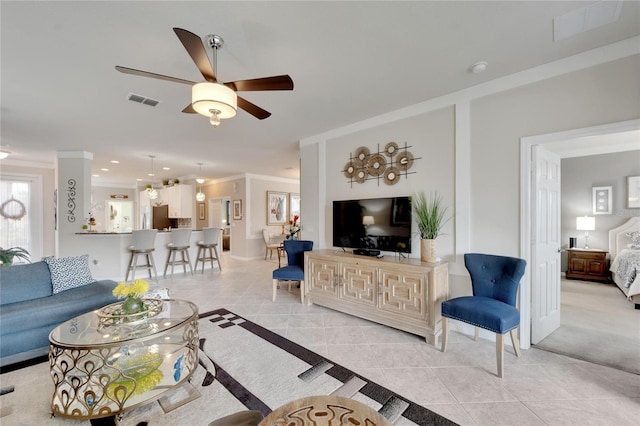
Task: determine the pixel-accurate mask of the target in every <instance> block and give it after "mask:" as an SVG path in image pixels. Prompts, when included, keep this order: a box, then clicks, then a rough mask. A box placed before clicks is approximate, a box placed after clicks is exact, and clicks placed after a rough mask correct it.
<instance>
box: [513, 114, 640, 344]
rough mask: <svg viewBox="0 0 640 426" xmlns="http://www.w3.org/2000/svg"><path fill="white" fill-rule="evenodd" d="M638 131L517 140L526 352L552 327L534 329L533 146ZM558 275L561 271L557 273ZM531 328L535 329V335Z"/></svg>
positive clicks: (597, 130) (636, 125) (605, 128)
mask: <svg viewBox="0 0 640 426" xmlns="http://www.w3.org/2000/svg"><path fill="white" fill-rule="evenodd" d="M638 129H640V120H629V121H623V122H618V123H611V124H606V125H602V126H595V127H588V128H582V129H574V130H569V131H563V132H557V133H550V134H545V135H537V136H531V137H525V138H522V139H521V140H520V173H521V179H520V194H521V197H520V253H521V257H523V258H524V259H525V260H526V261H527V263H528V264H529V265H530V267H529V268H528V271H527V272H526V274H525V276H524V277H523V280H522V288H521V292H520V310H521V325H520V341H521V346H522V347H523V348H525V349H527V348H529V347H530V345H531V343H532V341H533V339H532V335H533V334H536V340H541V339H542V338H544V336H545V334H547V335H548V334H550V333H551V332H553V329H552V328H547V329H545V330H544V331H540V330H539V329H537V327H540V324H539V322H536V321H534V317H535V315H536V309H539V305H537V304H539V303H541V301H540V300H539V297H540V296H539V295H540V293H539V291H538V290H539V289H540V287H541V286H542V285H543V282H541V281H540V279H539V276H538V277H536V276H534V274H532V273H531V270H532V269H534V268H536V267H537V264H535V263H534V262H535V251H536V250H538V249H539V247H538V239H537V238H536V237H537V235H538V231H539V229H538V227H537V226H536V220H535V212H534V207H535V206H536V205H538V203H537V202H536V196H537V194H536V191H535V180H536V179H535V173H534V171H535V170H538V164H537V163H536V161H535V158H534V156H533V155H532V152H533V150H534V146H541V147H545V146H546V147H548V146H550V144H559V143H562V142H566V141H576V140H577V143H578V144H579V143H580V141H579V140H578V139H579V138H586V137H590V136H603V135H607V134H612V133H621V132H628V131H633V130H638ZM558 172H560V171H558ZM558 232H559V231H558ZM557 249H558V250H559V249H560V246H558V247H557ZM554 273H555V272H554ZM557 274H558V275H559V274H560V270H558V272H557ZM557 282H558V283H559V282H560V277H559V276H558V277H557ZM558 285H559V284H558ZM558 306H560V300H558ZM539 313H540V312H538V314H539ZM558 325H559V324H558ZM533 328H536V330H535V333H534V330H533Z"/></svg>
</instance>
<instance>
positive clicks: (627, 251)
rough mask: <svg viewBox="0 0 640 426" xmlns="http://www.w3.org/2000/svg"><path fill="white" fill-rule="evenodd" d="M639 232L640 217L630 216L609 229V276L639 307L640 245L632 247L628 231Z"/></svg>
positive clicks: (638, 307) (637, 307)
mask: <svg viewBox="0 0 640 426" xmlns="http://www.w3.org/2000/svg"><path fill="white" fill-rule="evenodd" d="M632 232H640V217H632V218H630V219H629V220H628V221H627V222H625V223H624V224H622V225H620V226H618V227H617V228H613V229H612V230H610V231H609V255H610V256H611V267H610V268H609V270H610V271H611V278H612V279H613V281H614V282H615V283H616V285H617V286H618V287H620V290H622V292H623V293H624V294H625V296H627V299H629V300H630V301H631V302H633V303H634V304H635V308H636V309H640V247H637V248H634V247H632V240H631V237H629V236H628V234H629V233H632Z"/></svg>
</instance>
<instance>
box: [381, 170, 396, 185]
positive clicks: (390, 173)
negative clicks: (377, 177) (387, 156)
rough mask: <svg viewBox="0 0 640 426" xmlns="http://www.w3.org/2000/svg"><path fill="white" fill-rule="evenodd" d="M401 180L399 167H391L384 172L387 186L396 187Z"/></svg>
mask: <svg viewBox="0 0 640 426" xmlns="http://www.w3.org/2000/svg"><path fill="white" fill-rule="evenodd" d="M398 180H400V170H398V168H397V167H389V168H388V169H387V170H385V172H384V183H386V184H387V185H395V184H396V183H398Z"/></svg>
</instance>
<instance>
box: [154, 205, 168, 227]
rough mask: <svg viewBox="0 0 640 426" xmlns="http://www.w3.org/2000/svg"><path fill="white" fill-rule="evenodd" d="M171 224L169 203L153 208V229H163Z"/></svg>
mask: <svg viewBox="0 0 640 426" xmlns="http://www.w3.org/2000/svg"><path fill="white" fill-rule="evenodd" d="M170 226H171V222H170V221H169V205H168V204H165V205H164V206H159V207H154V208H153V229H158V230H160V231H162V230H163V229H167V228H169V227H170Z"/></svg>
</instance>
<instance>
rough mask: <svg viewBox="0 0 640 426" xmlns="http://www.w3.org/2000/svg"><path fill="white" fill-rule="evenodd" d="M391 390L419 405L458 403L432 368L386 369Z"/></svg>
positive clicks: (385, 372)
mask: <svg viewBox="0 0 640 426" xmlns="http://www.w3.org/2000/svg"><path fill="white" fill-rule="evenodd" d="M382 371H383V372H384V375H385V377H386V381H387V383H388V387H389V389H391V390H393V391H394V392H397V393H399V394H400V395H402V396H405V397H407V398H409V399H410V400H412V401H413V402H416V403H418V404H421V405H424V404H430V403H456V402H457V401H456V399H455V398H454V397H453V395H452V394H451V392H449V390H448V389H447V388H446V386H444V384H443V383H442V382H441V381H440V379H439V378H438V376H436V375H435V373H434V372H433V371H432V369H431V368H385V369H383V370H382Z"/></svg>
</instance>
